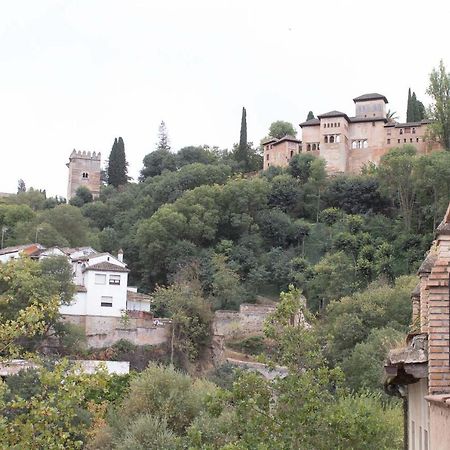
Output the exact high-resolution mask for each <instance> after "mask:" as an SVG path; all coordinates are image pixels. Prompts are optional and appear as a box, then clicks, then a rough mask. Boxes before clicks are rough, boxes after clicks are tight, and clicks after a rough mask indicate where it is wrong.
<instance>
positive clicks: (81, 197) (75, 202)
mask: <svg viewBox="0 0 450 450" xmlns="http://www.w3.org/2000/svg"><path fill="white" fill-rule="evenodd" d="M92 200H93V197H92V192H91V191H90V189H89V188H87V187H86V186H80V187H79V188H77V190H76V191H75V196H74V197H72V198H71V199H70V201H69V203H70V204H71V205H72V206H78V207H81V206H83V205H85V204H86V203H90V202H92Z"/></svg>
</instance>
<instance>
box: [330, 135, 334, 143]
mask: <svg viewBox="0 0 450 450" xmlns="http://www.w3.org/2000/svg"><path fill="white" fill-rule="evenodd" d="M330 144H334V136H330Z"/></svg>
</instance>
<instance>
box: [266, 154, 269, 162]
mask: <svg viewBox="0 0 450 450" xmlns="http://www.w3.org/2000/svg"><path fill="white" fill-rule="evenodd" d="M266 161H269V154H268V153H267V155H266Z"/></svg>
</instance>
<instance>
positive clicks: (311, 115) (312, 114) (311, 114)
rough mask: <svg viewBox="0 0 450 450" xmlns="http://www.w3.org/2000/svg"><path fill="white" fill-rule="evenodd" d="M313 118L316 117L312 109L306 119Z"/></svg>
mask: <svg viewBox="0 0 450 450" xmlns="http://www.w3.org/2000/svg"><path fill="white" fill-rule="evenodd" d="M312 119H315V117H314V113H313V112H312V111H310V112H309V113H308V117H307V118H306V120H312Z"/></svg>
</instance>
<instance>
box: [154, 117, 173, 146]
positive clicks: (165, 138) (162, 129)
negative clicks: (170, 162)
mask: <svg viewBox="0 0 450 450" xmlns="http://www.w3.org/2000/svg"><path fill="white" fill-rule="evenodd" d="M158 138H159V141H158V144H157V145H156V150H166V151H170V141H169V133H168V132H167V127H166V123H165V122H164V120H162V121H161V124H160V125H159V132H158Z"/></svg>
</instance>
